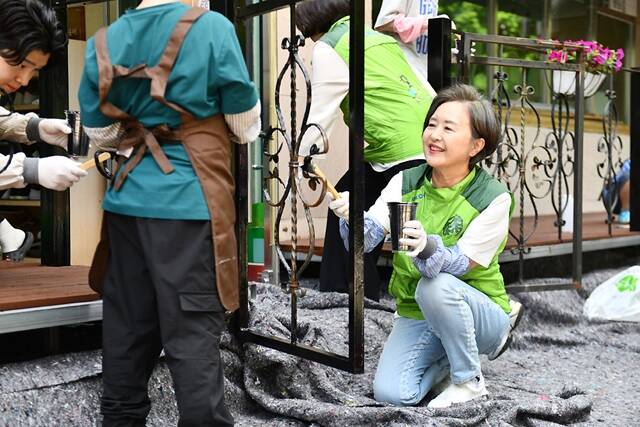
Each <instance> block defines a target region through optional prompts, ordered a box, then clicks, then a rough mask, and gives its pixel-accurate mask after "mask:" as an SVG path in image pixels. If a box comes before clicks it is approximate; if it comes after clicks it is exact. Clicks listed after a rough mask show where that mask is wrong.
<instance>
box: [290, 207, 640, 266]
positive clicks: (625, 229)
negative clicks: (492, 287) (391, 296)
mask: <svg viewBox="0 0 640 427" xmlns="http://www.w3.org/2000/svg"><path fill="white" fill-rule="evenodd" d="M555 219H556V218H555V216H541V217H539V218H538V226H537V228H536V230H535V232H534V234H533V235H532V236H531V238H530V239H529V241H528V242H527V246H531V247H536V246H548V245H553V244H559V243H568V242H571V239H572V234H571V233H562V237H561V239H558V230H557V228H556V227H555V226H554V223H555ZM524 223H525V227H524V230H525V234H528V233H529V232H530V231H531V230H532V229H533V223H534V218H533V217H525V221H524ZM519 227H520V224H519V221H518V218H513V219H512V220H511V231H512V232H514V233H516V234H517V233H518V230H519ZM317 232H318V233H320V234H322V233H324V230H319V231H317ZM634 235H635V236H639V235H640V232H631V231H629V226H628V225H620V224H612V230H611V236H609V229H608V226H607V224H606V222H605V214H604V213H599V212H598V213H587V214H585V215H584V217H583V224H582V240H583V241H585V240H598V239H606V238H609V237H614V238H615V237H625V236H634ZM282 246H283V249H285V250H286V251H290V250H291V241H284V242H283V245H282ZM323 246H324V239H323V238H316V240H315V248H314V254H315V255H318V256H322V252H323ZM515 246H516V241H515V239H514V238H513V237H511V236H510V237H509V240H508V241H507V247H506V249H510V248H512V247H515ZM298 250H299V251H300V252H306V251H308V250H309V240H308V239H302V240H299V241H298ZM383 254H386V255H389V256H390V255H391V245H390V244H385V245H384V247H383Z"/></svg>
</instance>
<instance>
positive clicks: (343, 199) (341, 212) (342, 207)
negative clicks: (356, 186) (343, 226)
mask: <svg viewBox="0 0 640 427" xmlns="http://www.w3.org/2000/svg"><path fill="white" fill-rule="evenodd" d="M327 195H328V196H329V198H330V199H332V201H331V202H330V203H329V209H331V210H332V211H333V213H334V214H336V216H337V217H338V218H344V219H346V220H347V221H349V192H348V191H343V192H342V193H340V198H339V199H334V198H333V196H332V195H331V193H329V192H327Z"/></svg>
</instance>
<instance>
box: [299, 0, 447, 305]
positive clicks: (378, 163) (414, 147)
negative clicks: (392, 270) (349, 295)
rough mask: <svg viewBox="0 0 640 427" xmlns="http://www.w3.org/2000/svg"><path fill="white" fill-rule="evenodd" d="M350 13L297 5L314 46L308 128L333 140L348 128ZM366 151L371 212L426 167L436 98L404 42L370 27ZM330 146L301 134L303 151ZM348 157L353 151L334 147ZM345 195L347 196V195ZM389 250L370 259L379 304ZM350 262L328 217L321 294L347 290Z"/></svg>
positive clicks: (327, 1)
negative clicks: (386, 193) (386, 192)
mask: <svg viewBox="0 0 640 427" xmlns="http://www.w3.org/2000/svg"><path fill="white" fill-rule="evenodd" d="M349 13H350V2H349V1H348V0H306V1H303V2H301V3H299V4H298V5H297V7H296V23H297V26H298V28H299V29H300V31H301V32H302V34H303V35H304V36H305V37H310V38H311V39H312V40H313V41H314V42H315V45H314V48H313V58H312V63H313V74H312V77H311V84H312V95H313V98H312V102H311V107H310V111H309V118H308V123H315V124H317V125H319V126H320V127H321V128H322V129H324V131H325V133H326V134H327V135H329V137H331V134H332V130H333V128H334V126H335V124H336V123H337V122H338V121H339V120H340V119H339V117H340V116H343V118H344V120H345V122H346V123H347V124H349V111H348V108H349V26H350V22H349ZM364 43H365V52H364V56H365V74H364V80H365V82H364V85H365V93H364V140H365V142H366V147H365V149H364V159H365V162H366V165H365V183H366V190H367V191H366V196H365V208H369V207H370V206H371V205H372V204H373V203H374V202H375V197H376V195H377V194H379V193H380V191H381V190H382V189H383V188H384V186H385V185H386V184H387V183H388V182H389V179H391V177H393V176H394V175H395V174H397V173H398V172H399V171H401V170H403V169H406V168H410V167H413V166H416V165H419V164H422V163H424V154H423V153H422V141H421V138H420V135H421V134H422V124H423V121H424V117H425V115H426V112H427V110H428V108H429V105H430V104H431V100H432V99H433V95H432V94H434V93H435V92H433V89H431V88H429V89H430V90H427V88H426V87H425V86H424V85H423V83H421V81H420V79H419V78H418V77H417V76H416V74H415V72H414V70H413V69H412V68H411V65H409V63H408V62H407V59H406V57H405V56H404V53H403V52H402V50H401V49H400V46H399V45H398V43H397V42H396V41H395V40H394V39H393V38H392V37H391V36H388V35H384V34H382V33H379V32H377V31H373V30H372V29H370V28H368V29H366V30H365V40H364ZM314 145H315V146H316V147H317V148H319V149H321V151H322V149H323V148H324V145H323V139H322V137H321V134H320V132H319V131H318V130H317V129H316V128H315V127H311V128H308V129H307V130H306V132H305V134H304V135H303V136H302V141H301V145H300V151H299V152H300V154H301V155H303V156H304V155H307V154H309V153H310V152H312V151H313V148H312V147H313V146H314ZM332 150H340V151H341V152H343V153H344V154H345V155H346V153H347V152H348V149H347V147H337V146H335V145H334V146H333V148H332ZM350 180H351V176H350V172H349V171H347V173H346V174H345V175H344V176H343V177H342V178H341V179H340V180H339V181H338V183H337V184H336V188H337V189H338V191H345V192H347V191H349V190H350ZM345 196H346V197H348V195H346V194H345ZM381 247H382V245H381V244H380V245H378V247H376V248H375V249H373V250H372V251H371V253H370V254H367V255H366V256H365V260H364V269H365V296H366V297H368V298H371V299H375V300H378V299H379V295H380V277H379V275H378V271H377V267H376V262H377V258H378V255H379V253H380V249H381ZM347 260H348V257H347V254H346V252H345V249H344V247H343V245H342V242H341V239H340V231H339V226H338V217H336V216H335V215H333V213H332V212H331V211H329V212H328V215H327V228H326V232H325V240H324V251H323V259H322V266H321V271H320V290H322V291H339V292H346V291H347V289H348V283H349V273H348V263H347Z"/></svg>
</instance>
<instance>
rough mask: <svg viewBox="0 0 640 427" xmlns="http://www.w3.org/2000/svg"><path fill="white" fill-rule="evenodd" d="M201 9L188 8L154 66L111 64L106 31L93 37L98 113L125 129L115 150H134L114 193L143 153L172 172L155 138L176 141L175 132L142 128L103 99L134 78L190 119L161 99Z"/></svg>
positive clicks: (183, 117) (181, 113)
mask: <svg viewBox="0 0 640 427" xmlns="http://www.w3.org/2000/svg"><path fill="white" fill-rule="evenodd" d="M206 12H207V11H206V10H205V9H202V8H191V9H188V10H187V11H186V12H185V13H184V14H183V15H182V16H181V17H180V20H179V21H178V23H177V24H176V26H175V28H174V29H173V31H172V33H171V35H170V36H169V41H168V42H167V46H166V48H165V50H164V52H163V53H162V56H161V57H160V60H159V62H158V65H156V66H155V67H151V68H149V67H147V65H146V64H139V65H136V66H134V67H131V68H128V67H124V66H121V65H113V64H112V63H111V59H110V57H109V48H108V44H107V28H104V27H103V28H100V29H99V30H98V32H97V33H96V36H95V48H96V58H97V63H98V78H99V95H100V111H102V113H103V114H104V115H105V116H107V117H109V118H111V119H113V120H118V121H121V122H123V124H124V126H125V131H126V132H125V135H126V136H125V138H124V140H123V141H122V142H121V143H120V145H119V148H121V149H127V148H130V147H137V148H136V150H135V154H134V155H133V157H131V158H130V159H129V161H127V163H126V164H125V165H124V166H123V167H122V170H121V171H120V173H119V174H118V176H117V178H116V180H115V182H114V184H113V187H114V189H115V190H116V191H118V190H119V189H120V188H121V187H122V184H123V183H124V181H125V180H126V179H127V176H128V175H129V173H130V172H131V171H132V170H133V169H134V168H135V167H136V166H137V165H138V164H139V163H140V161H141V160H142V158H143V157H144V155H145V154H146V152H147V149H149V151H150V152H151V155H152V156H153V158H154V160H155V161H156V163H157V164H158V166H159V167H160V169H161V170H162V172H163V173H164V174H169V173H171V172H173V171H174V168H173V166H172V165H171V162H170V161H169V159H168V158H167V156H166V154H165V153H164V151H163V150H162V147H161V146H160V144H159V143H158V140H157V138H156V136H159V137H161V138H167V139H176V140H177V139H180V135H179V132H173V131H171V130H170V129H169V128H168V127H167V126H166V125H162V126H158V127H156V128H154V129H151V130H149V129H146V128H145V127H144V126H143V125H142V123H140V121H139V120H138V119H136V118H135V117H132V116H130V115H129V114H127V113H125V112H124V111H122V110H121V109H119V108H118V107H116V106H115V105H113V104H112V103H111V102H109V101H108V100H107V96H108V95H109V92H110V91H111V88H112V86H113V80H114V79H115V78H119V77H120V78H138V79H150V80H151V97H152V98H153V99H154V100H156V101H157V102H160V103H162V104H164V105H166V106H167V107H169V108H171V109H173V110H175V111H177V112H179V113H180V115H181V117H182V121H183V123H185V122H190V121H193V120H194V117H193V115H192V114H191V113H189V112H188V111H187V110H186V109H185V108H183V107H181V106H180V105H178V104H176V103H173V102H170V101H167V99H166V98H165V95H166V91H167V83H168V81H169V75H170V74H171V70H172V69H173V66H174V65H175V62H176V58H177V56H178V53H179V52H180V48H181V47H182V43H183V41H184V38H185V37H186V35H187V33H188V32H189V30H190V29H191V27H192V26H193V24H194V23H195V22H196V21H197V20H198V19H199V18H200V17H201V16H202V15H204V14H205V13H206Z"/></svg>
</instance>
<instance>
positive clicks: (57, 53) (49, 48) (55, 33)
mask: <svg viewBox="0 0 640 427" xmlns="http://www.w3.org/2000/svg"><path fill="white" fill-rule="evenodd" d="M67 43H68V38H67V34H66V33H65V31H64V28H63V26H62V24H61V23H60V21H58V18H57V17H56V14H55V12H54V11H53V9H51V8H50V7H48V6H45V5H44V4H43V3H41V2H40V1H38V0H0V56H2V58H4V59H5V60H6V61H7V62H8V63H10V64H12V65H18V64H21V63H22V62H23V61H24V60H25V58H26V57H27V56H28V55H29V54H30V53H31V52H33V51H34V50H40V51H42V52H43V53H48V54H50V55H51V56H50V58H49V62H48V63H47V65H51V64H54V63H56V62H57V61H59V60H60V59H61V58H63V57H64V56H65V54H66V47H67Z"/></svg>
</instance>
